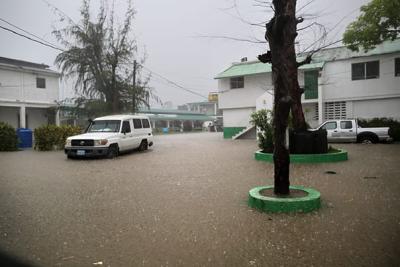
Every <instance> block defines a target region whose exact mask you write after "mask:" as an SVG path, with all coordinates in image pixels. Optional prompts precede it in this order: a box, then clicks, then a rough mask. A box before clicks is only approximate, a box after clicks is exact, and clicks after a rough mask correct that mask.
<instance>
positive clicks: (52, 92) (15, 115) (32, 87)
mask: <svg viewBox="0 0 400 267" xmlns="http://www.w3.org/2000/svg"><path fill="white" fill-rule="evenodd" d="M59 77H60V74H59V73H58V72H55V71H52V70H50V69H49V66H47V65H44V64H37V63H32V62H27V61H22V60H16V59H11V58H4V57H0V121H3V122H7V123H9V124H11V125H12V126H13V127H15V128H30V129H34V128H37V127H39V126H41V125H44V124H48V123H52V124H57V125H58V124H59V115H58V112H57V111H56V107H57V101H58V100H59Z"/></svg>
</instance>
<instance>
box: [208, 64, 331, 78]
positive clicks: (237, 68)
mask: <svg viewBox="0 0 400 267" xmlns="http://www.w3.org/2000/svg"><path fill="white" fill-rule="evenodd" d="M324 63H325V62H312V63H310V64H306V65H303V66H301V67H300V68H299V69H301V70H308V69H321V68H322V67H323V66H324ZM269 72H272V67H271V64H264V63H262V62H259V61H251V62H243V63H234V64H233V65H232V66H230V67H229V68H228V69H226V70H225V71H223V72H221V73H220V74H218V75H217V76H216V77H215V79H223V78H231V77H238V76H247V75H255V74H262V73H269Z"/></svg>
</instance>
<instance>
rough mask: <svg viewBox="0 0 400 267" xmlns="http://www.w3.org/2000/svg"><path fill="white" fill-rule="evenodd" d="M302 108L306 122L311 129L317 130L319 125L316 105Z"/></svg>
mask: <svg viewBox="0 0 400 267" xmlns="http://www.w3.org/2000/svg"><path fill="white" fill-rule="evenodd" d="M302 106H303V112H304V118H305V120H306V122H307V123H308V124H309V125H310V126H311V128H316V127H317V126H318V125H319V123H318V120H317V119H316V114H317V113H318V109H317V105H316V103H307V104H302Z"/></svg>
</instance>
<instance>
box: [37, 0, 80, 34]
mask: <svg viewBox="0 0 400 267" xmlns="http://www.w3.org/2000/svg"><path fill="white" fill-rule="evenodd" d="M42 2H43V3H45V4H46V5H47V6H48V7H50V8H52V9H54V10H55V11H57V12H58V13H59V14H60V15H61V16H62V17H63V18H64V19H65V18H67V19H68V20H69V21H70V22H72V23H73V24H74V25H76V26H78V27H79V28H80V26H79V25H78V24H76V23H75V21H74V20H73V19H72V18H71V17H70V16H68V15H67V14H66V13H65V12H64V11H62V10H61V9H59V8H58V7H56V6H55V5H53V4H51V3H50V2H49V1H47V0H42Z"/></svg>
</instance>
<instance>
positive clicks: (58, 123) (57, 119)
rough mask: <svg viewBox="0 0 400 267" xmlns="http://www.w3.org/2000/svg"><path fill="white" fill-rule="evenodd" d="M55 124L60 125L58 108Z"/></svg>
mask: <svg viewBox="0 0 400 267" xmlns="http://www.w3.org/2000/svg"><path fill="white" fill-rule="evenodd" d="M56 125H57V126H60V110H59V109H57V110H56Z"/></svg>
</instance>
